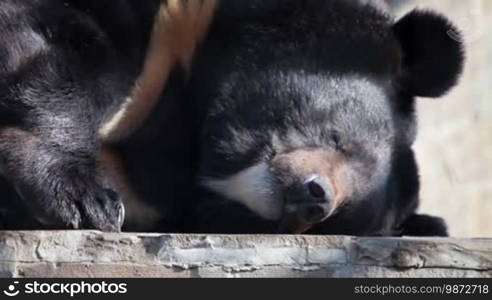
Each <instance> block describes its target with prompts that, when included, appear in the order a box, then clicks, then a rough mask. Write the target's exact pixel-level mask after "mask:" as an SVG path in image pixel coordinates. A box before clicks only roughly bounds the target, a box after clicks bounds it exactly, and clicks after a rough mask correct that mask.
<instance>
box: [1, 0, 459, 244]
mask: <svg viewBox="0 0 492 300" xmlns="http://www.w3.org/2000/svg"><path fill="white" fill-rule="evenodd" d="M59 2H60V1H47V2H46V3H59ZM62 2H65V3H69V4H70V5H68V8H66V7H67V6H64V7H65V8H63V9H68V10H69V11H70V12H72V11H76V12H77V13H74V15H71V18H69V19H70V20H71V21H70V22H68V21H67V23H66V24H65V23H63V22H62V20H58V19H56V18H53V17H52V15H50V14H49V13H48V12H44V13H39V12H37V14H38V15H35V16H36V18H33V19H38V18H40V17H39V14H41V16H42V17H45V15H46V16H48V17H49V20H50V22H51V23H50V24H52V23H54V24H55V25H56V24H58V26H59V27H60V28H63V29H64V30H67V31H66V32H68V33H67V34H63V33H61V31H55V32H54V33H53V32H52V31H53V30H51V31H49V30H48V33H47V34H46V35H47V36H54V37H58V36H60V39H61V40H62V41H65V43H60V47H59V48H60V49H59V52H62V53H64V52H66V54H65V55H68V56H69V57H71V59H67V58H65V56H63V55H61V54H60V53H58V52H56V54H54V55H53V56H49V57H48V58H46V59H44V57H43V56H42V57H43V59H40V65H41V66H42V67H38V66H37V60H36V59H22V60H20V61H27V63H25V64H21V65H22V66H23V67H26V66H27V67H29V68H33V69H34V70H37V69H36V67H38V68H39V70H38V73H36V72H31V71H30V72H27V74H28V75H29V76H30V77H29V78H30V79H32V78H35V79H38V80H34V81H33V82H42V83H43V84H44V85H43V86H42V88H38V90H36V89H32V88H30V86H29V85H27V87H22V83H24V82H29V83H30V82H31V81H28V80H26V81H24V79H23V75H24V73H23V72H21V70H23V68H21V67H19V65H15V64H14V65H15V66H16V69H15V70H16V71H15V72H13V73H14V75H15V76H13V79H10V78H8V77H7V79H8V80H7V79H5V80H2V81H1V82H2V84H6V86H7V87H19V86H20V87H21V88H17V89H13V88H10V89H9V90H11V91H12V92H11V93H12V94H11V95H9V97H10V98H9V97H7V98H4V97H2V99H1V100H0V116H2V118H3V116H5V118H4V119H2V121H1V122H5V123H2V124H1V127H2V128H4V129H3V132H2V133H1V137H0V156H1V157H2V159H3V160H4V162H3V163H2V169H3V170H4V173H5V174H6V178H8V179H9V181H10V182H11V183H13V185H14V186H15V187H16V189H17V191H18V194H19V195H21V197H22V198H23V199H24V200H25V202H27V203H29V204H30V206H31V207H37V208H39V209H37V210H35V212H37V213H38V219H40V220H42V221H44V224H45V225H46V224H50V225H51V224H53V223H58V225H61V226H63V225H65V226H67V225H71V226H73V227H75V228H81V227H82V228H99V229H114V228H118V227H119V226H120V223H121V220H118V219H121V213H118V212H120V211H121V205H113V204H114V202H111V201H110V200H112V199H117V198H118V197H117V196H116V194H114V193H113V192H111V191H110V190H108V189H107V188H106V187H105V186H109V187H111V188H112V189H113V190H116V191H117V192H118V193H119V194H120V195H123V199H124V200H125V206H126V211H127V215H128V218H127V221H128V223H127V226H128V227H127V228H128V229H130V230H131V229H142V228H146V229H156V228H157V229H160V230H165V231H186V232H188V231H194V232H217V233H304V232H309V233H322V234H352V235H385V236H387V235H445V234H446V227H445V225H444V223H443V222H442V220H440V219H438V218H433V217H428V216H423V215H417V214H416V209H417V206H418V192H419V180H418V169H417V165H416V163H415V158H414V155H413V151H412V149H411V146H412V143H413V141H414V139H415V135H416V125H415V111H414V102H415V99H414V97H416V96H421V97H438V96H441V95H443V94H444V93H446V92H447V91H448V90H449V89H450V88H451V87H452V86H454V85H455V84H456V82H457V80H458V77H459V74H460V73H461V70H462V67H463V61H464V54H463V50H462V44H461V41H460V40H459V39H457V38H456V37H459V34H458V31H457V30H456V28H455V27H454V26H453V25H452V24H451V23H450V22H449V21H448V20H447V19H446V18H445V17H443V16H441V15H439V14H436V13H433V12H429V11H413V12H411V13H409V14H408V15H406V16H405V17H403V18H402V19H401V20H399V21H396V22H395V21H394V19H393V18H392V17H391V16H390V15H389V14H388V12H386V11H384V8H382V7H383V6H384V5H379V4H381V3H382V2H379V1H363V0H353V1H344V0H330V1H326V0H303V1H301V0H270V1H260V0H252V1H234V0H230V1H228V0H224V1H207V0H205V1H198V2H200V4H202V6H203V8H200V9H196V7H202V6H200V5H195V8H193V7H192V5H191V3H192V2H193V1H186V5H185V6H186V7H187V9H183V7H184V6H181V4H183V3H181V2H182V1H179V0H176V1H169V2H170V3H168V5H165V7H166V8H165V9H162V7H161V8H159V1H156V2H155V3H154V7H153V8H152V7H150V8H149V10H148V11H147V12H146V13H147V14H148V15H147V16H149V15H152V16H153V18H149V19H152V20H155V19H157V23H156V24H159V20H161V22H162V23H163V24H165V25H166V26H158V25H154V30H153V31H152V32H153V33H154V34H153V35H152V36H151V35H150V29H149V28H150V27H151V26H152V23H151V22H149V23H148V24H146V25H145V26H144V25H141V24H140V25H135V24H134V23H129V21H127V20H126V19H125V20H124V21H122V22H121V23H118V22H115V20H123V18H115V19H113V20H111V19H108V18H107V16H108V15H107V14H108V11H110V10H111V9H105V7H104V5H102V4H97V5H96V4H94V3H93V2H92V1H80V2H78V1H62ZM130 2H131V1H128V3H130ZM178 2H179V3H181V4H176V3H178ZM7 3H10V4H11V5H13V4H12V3H13V1H12V2H10V1H7ZM82 3H92V5H94V6H93V9H90V8H87V7H84V6H87V5H88V6H91V5H90V4H82ZM111 3H113V2H111ZM128 3H126V2H125V1H121V3H120V4H121V7H127V9H129V10H131V11H132V14H131V15H133V16H135V15H138V14H135V11H139V10H143V8H137V7H133V6H132V7H129V8H128V5H129V4H128ZM16 5H18V4H16ZM77 5H79V7H77ZM101 5H102V6H103V7H101ZM107 5H109V6H108V8H109V7H112V6H113V5H114V4H107ZM139 5H140V3H139ZM27 6H29V5H27ZM47 6H50V5H49V4H47ZM51 6H53V4H51ZM80 7H82V8H80ZM143 7H146V8H148V7H147V4H145V5H143ZM176 7H181V8H179V9H178V8H176ZM60 9H61V10H63V9H62V8H61V7H60ZM122 10H123V9H122ZM159 10H160V12H162V13H157V11H159ZM0 11H1V10H0ZM53 11H57V10H53V9H51V10H50V13H52V12H53ZM176 11H178V12H179V11H187V12H188V13H189V14H188V15H191V16H193V18H187V17H186V15H187V14H179V13H178V14H176V13H174V14H173V13H172V12H176ZM80 12H83V16H84V18H85V17H87V19H88V20H86V21H87V23H88V24H85V23H84V24H83V26H82V25H81V26H80V27H76V28H71V27H69V26H68V25H72V26H73V24H79V23H78V22H76V21H73V20H74V19H75V20H76V18H74V17H75V16H78V17H80ZM195 12H198V13H195ZM116 13H118V14H121V16H128V11H126V12H124V11H117V12H116ZM32 14H33V15H34V12H33V13H32ZM28 15H30V14H28ZM62 15H63V14H62ZM142 15H145V12H141V14H140V15H139V16H142ZM170 16H175V17H172V18H171V17H170ZM176 16H177V17H176ZM183 16H184V17H183ZM48 17H45V18H48ZM212 17H213V20H212ZM56 20H58V21H56ZM134 20H135V22H138V21H140V22H142V20H147V19H146V18H142V19H140V17H138V16H137V17H135V18H134ZM169 20H173V22H169ZM190 20H195V21H193V22H191V23H190ZM11 22H13V21H11ZM29 22H33V21H29ZM29 22H26V23H28V24H29V26H32V25H31V23H29ZM144 23H145V22H144ZM190 24H191V25H190ZM106 25H108V26H109V25H111V26H109V27H105V26H106ZM209 25H210V26H209ZM125 26H127V27H125ZM135 28H137V29H142V28H144V29H145V28H146V29H145V30H143V31H139V32H136V33H134V34H135V35H133V34H132V31H138V30H135ZM156 28H157V30H156ZM183 28H185V29H183ZM159 29H161V30H162V31H163V32H160V31H159ZM181 29H183V30H181ZM156 32H158V33H160V34H156ZM69 33H72V34H69ZM73 33H76V35H77V36H78V38H75V36H76V35H74V34H73ZM95 33H99V35H94V34H95ZM122 33H124V34H122ZM183 33H186V35H183ZM450 33H453V34H452V35H450ZM50 34H51V35H50ZM188 34H189V36H191V37H192V38H190V39H184V41H182V40H181V39H182V38H183V37H184V36H188ZM94 36H96V37H97V38H93V37H94ZM150 36H151V37H150ZM451 36H452V37H454V38H451ZM91 37H92V38H93V39H91ZM80 38H82V40H83V39H84V38H86V39H88V40H84V41H83V42H81V40H80ZM201 38H204V40H203V43H202V44H201V45H200V47H199V48H198V51H196V53H194V49H195V46H196V45H197V41H198V40H200V39H201ZM18 39H21V40H22V39H26V38H25V37H18ZM113 39H114V40H113ZM175 40H176V41H177V42H176V43H177V45H178V46H177V47H175V45H174V44H173V43H174V41H175ZM89 42H90V43H89ZM118 42H119V44H118ZM99 43H101V44H103V46H104V47H102V48H101V49H97V47H95V45H98V44H99ZM129 43H131V44H130V45H133V44H135V45H137V46H135V47H136V48H138V49H137V50H135V49H134V47H133V46H130V47H129V48H128V47H126V48H125V46H126V45H129ZM162 45H172V46H167V47H164V48H161V47H162ZM181 45H184V46H181ZM153 49H157V50H158V51H152V50H153ZM162 49H164V50H165V51H160V50H162ZM41 50H44V49H41ZM41 50H39V53H42V54H44V51H41ZM102 50H104V51H102ZM131 50H133V51H135V53H138V55H136V54H135V53H126V52H131ZM32 51H34V50H32ZM37 51H38V50H36V52H35V53H36V54H38V52H37ZM120 51H122V52H123V53H120ZM144 53H147V63H145V59H146V58H145V55H144ZM60 57H61V58H60ZM149 57H150V58H149ZM191 57H193V59H192V60H191ZM36 58H37V57H36ZM74 58H75V59H74ZM125 59H129V61H130V62H132V61H134V62H135V63H134V64H133V65H132V64H130V63H129V62H126V61H125ZM154 59H155V60H154ZM72 60H74V61H72ZM10 61H14V62H15V60H14V59H12V58H10V59H9V62H10ZM43 63H44V64H47V65H44V64H43ZM175 65H181V66H183V67H181V68H173V66H175ZM48 66H49V67H48ZM50 68H51V69H50ZM57 68H61V70H58V69H57ZM52 69H53V70H54V72H47V71H50V70H52ZM67 70H69V71H70V72H68V74H67V73H66V71H67ZM142 70H143V71H142ZM62 71H65V72H62ZM171 71H172V72H171ZM46 74H48V75H49V76H47V75H46ZM138 74H141V78H143V79H144V80H143V82H144V84H143V86H144V88H143V89H142V90H143V92H139V89H134V90H133V91H132V87H133V86H134V84H135V80H137V77H138ZM146 75H147V76H146ZM79 77H80V78H79ZM39 78H41V79H43V80H39ZM168 78H169V80H167V79H168ZM47 79H50V80H49V81H48V83H50V84H51V85H48V84H46V82H45V81H46V80H47ZM145 79H146V80H145ZM9 80H12V81H9ZM15 80H17V81H20V82H21V84H19V83H17V81H15ZM139 80H141V79H139ZM51 81H53V83H52V82H51ZM14 83H15V84H14ZM164 83H166V87H165V89H164V86H163V85H164ZM30 84H31V83H30ZM161 90H163V92H162V94H161V95H160V97H158V98H159V101H156V99H157V96H156V95H158V96H159V94H160V92H161ZM21 91H22V93H21ZM33 91H34V92H33ZM134 94H136V95H137V96H138V97H131V98H132V101H130V102H129V103H128V104H126V105H125V102H124V100H122V99H124V97H127V96H132V95H134ZM47 95H49V96H53V95H54V97H53V99H54V100H51V98H50V97H45V96H47ZM34 98H36V100H38V99H39V103H37V102H36V103H34V101H32V100H33V99H34ZM46 98H50V101H48V100H47V99H46ZM4 99H9V101H10V102H8V101H7V102H6V101H5V100H4ZM12 99H15V100H17V101H12ZM75 99H78V101H79V102H76V100H75ZM110 100H112V101H110ZM52 101H55V102H52ZM62 101H63V102H62ZM91 101H92V102H91ZM106 102H111V103H110V104H108V103H106ZM122 103H123V105H124V108H126V110H124V112H125V113H118V111H120V112H121V110H119V109H120V108H121V105H122ZM29 105H30V106H29ZM26 116H27V117H26ZM147 117H148V118H147ZM144 119H145V121H144ZM3 120H5V121H3ZM24 123H25V124H26V125H24ZM114 124H116V127H115V126H114ZM75 125H76V126H75ZM137 127H138V129H137ZM108 128H109V129H108ZM115 128H116V129H115ZM134 129H137V130H136V131H134ZM81 131H82V132H81ZM101 136H102V137H101ZM122 138H124V139H122ZM104 141H106V143H107V147H108V149H110V151H106V152H104V153H103V154H102V155H101V161H102V162H105V165H106V166H107V168H106V170H103V172H97V159H96V157H97V156H98V153H100V152H99V149H100V145H101V143H103V142H104ZM108 142H109V143H108ZM21 150H22V151H21ZM24 152H25V154H23V156H22V157H21V158H22V159H21V160H19V155H18V153H24ZM115 153H116V154H117V155H115ZM9 155H10V156H9ZM19 162H20V163H19ZM101 173H102V175H99V174H101ZM98 177H102V179H100V180H99V181H98V180H97V178H98ZM47 179H48V180H47ZM50 179H51V180H50ZM106 182H109V183H107V184H106ZM48 183H51V184H54V187H55V188H54V189H53V186H50V185H48ZM130 187H131V188H130ZM38 199H42V200H38ZM140 199H142V200H145V201H146V203H145V204H144V202H143V201H141V200H140ZM36 203H37V204H38V206H36V205H35V204H36ZM115 206H118V209H115V208H114V207H115ZM66 207H69V209H67V208H66ZM39 214H41V216H39ZM46 215H47V216H48V217H46ZM55 221H58V222H55ZM60 223H61V224H60Z"/></svg>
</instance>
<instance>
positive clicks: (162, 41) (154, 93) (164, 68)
mask: <svg viewBox="0 0 492 300" xmlns="http://www.w3.org/2000/svg"><path fill="white" fill-rule="evenodd" d="M217 1H218V0H168V1H167V3H163V4H162V6H161V8H160V10H159V12H158V15H157V16H156V21H155V23H154V29H153V32H152V37H151V41H150V46H149V50H148V53H147V58H146V60H145V64H144V69H143V71H142V73H141V75H140V77H139V79H138V80H137V82H136V85H135V87H134V89H133V91H132V94H131V96H130V97H129V98H128V99H127V100H126V101H125V103H124V104H123V106H122V108H121V110H119V111H118V112H117V113H116V114H115V115H114V116H113V118H111V120H110V121H109V122H107V123H105V124H104V126H102V128H101V130H100V135H101V137H102V138H103V139H104V140H105V141H108V142H114V141H118V140H121V139H123V138H125V137H127V136H128V135H130V134H131V133H132V132H133V131H134V130H135V129H137V128H138V127H139V126H140V125H141V124H142V123H143V122H144V121H145V120H146V119H147V117H148V115H149V114H150V112H151V111H152V109H153V108H154V107H155V105H156V104H157V102H158V100H159V96H160V95H161V93H162V91H163V90H164V88H165V86H166V83H167V81H168V79H169V75H170V73H171V71H172V70H173V68H175V67H176V66H177V65H180V66H181V67H183V68H184V69H189V67H190V65H191V61H192V57H193V55H194V52H195V50H196V48H197V46H198V44H199V43H200V42H201V41H202V40H203V39H204V38H205V36H206V34H207V32H208V28H209V26H210V24H211V22H212V19H213V17H214V14H215V9H216V6H217Z"/></svg>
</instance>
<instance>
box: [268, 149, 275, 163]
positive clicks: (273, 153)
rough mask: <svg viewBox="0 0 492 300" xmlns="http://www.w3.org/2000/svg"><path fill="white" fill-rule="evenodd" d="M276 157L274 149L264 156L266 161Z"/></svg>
mask: <svg viewBox="0 0 492 300" xmlns="http://www.w3.org/2000/svg"><path fill="white" fill-rule="evenodd" d="M275 156H277V151H276V150H275V149H270V150H268V152H267V154H266V155H265V159H266V160H272V159H274V158H275Z"/></svg>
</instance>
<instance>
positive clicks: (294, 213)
mask: <svg viewBox="0 0 492 300" xmlns="http://www.w3.org/2000/svg"><path fill="white" fill-rule="evenodd" d="M285 201H286V202H285V207H286V212H285V216H284V218H287V219H289V220H295V223H296V224H299V225H308V224H311V225H313V224H317V223H319V222H322V221H323V220H325V219H326V218H328V217H329V215H330V213H331V212H332V210H333V209H332V208H333V206H334V193H333V188H332V187H331V184H330V182H329V181H328V180H327V179H325V178H324V177H323V176H318V175H313V176H310V177H308V179H307V180H305V181H301V184H299V185H296V186H295V188H291V189H289V190H288V191H286V195H285Z"/></svg>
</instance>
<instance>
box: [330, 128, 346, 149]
mask: <svg viewBox="0 0 492 300" xmlns="http://www.w3.org/2000/svg"><path fill="white" fill-rule="evenodd" d="M331 142H332V144H333V147H334V148H335V150H337V151H342V152H343V150H344V146H343V141H342V137H341V136H340V134H339V133H338V132H332V133H331Z"/></svg>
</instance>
